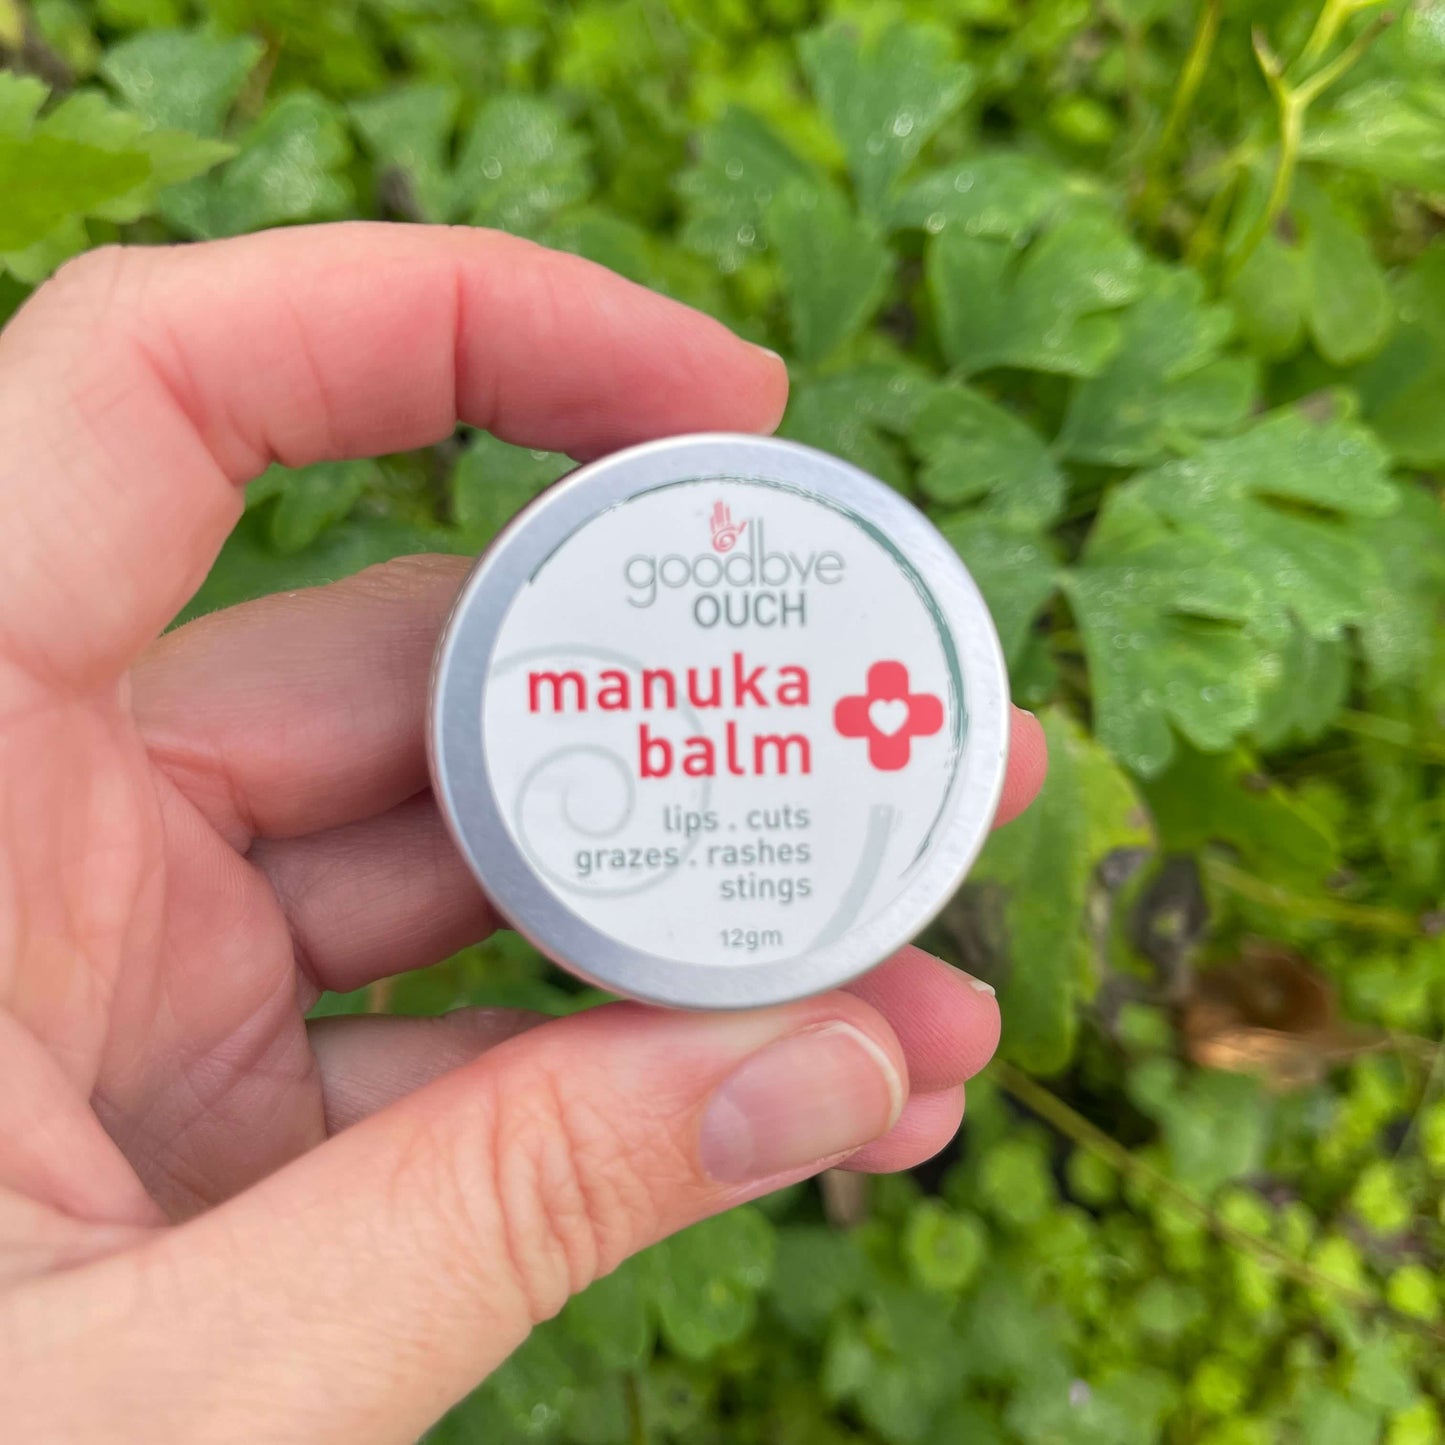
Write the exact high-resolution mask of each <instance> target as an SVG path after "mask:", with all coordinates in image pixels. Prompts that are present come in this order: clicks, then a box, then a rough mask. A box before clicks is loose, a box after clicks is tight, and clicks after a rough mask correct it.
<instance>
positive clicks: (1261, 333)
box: [1228, 236, 1306, 358]
mask: <svg viewBox="0 0 1445 1445" xmlns="http://www.w3.org/2000/svg"><path fill="white" fill-rule="evenodd" d="M1305 284H1306V283H1305V268H1304V264H1303V261H1302V260H1301V257H1300V253H1299V249H1298V248H1297V247H1295V246H1287V245H1286V244H1285V243H1284V242H1283V241H1281V240H1280V239H1279V238H1278V237H1277V236H1265V237H1263V238H1262V239H1261V241H1260V243H1259V245H1257V246H1256V247H1255V248H1254V251H1253V253H1252V254H1251V255H1250V257H1249V259H1248V260H1247V261H1246V262H1245V263H1244V265H1243V266H1242V267H1241V268H1240V270H1239V272H1238V274H1237V275H1235V276H1233V277H1232V278H1231V279H1230V281H1229V287H1228V289H1229V303H1230V306H1231V307H1232V308H1233V310H1234V326H1235V330H1236V331H1237V332H1238V333H1239V336H1240V339H1241V340H1243V341H1244V342H1245V343H1246V344H1247V345H1248V346H1249V348H1250V350H1252V351H1255V352H1257V353H1258V354H1259V355H1260V356H1263V357H1266V358H1275V357H1282V356H1289V355H1290V354H1291V353H1293V352H1294V351H1296V350H1297V349H1298V347H1299V344H1300V340H1301V338H1302V337H1303V336H1304V328H1305Z"/></svg>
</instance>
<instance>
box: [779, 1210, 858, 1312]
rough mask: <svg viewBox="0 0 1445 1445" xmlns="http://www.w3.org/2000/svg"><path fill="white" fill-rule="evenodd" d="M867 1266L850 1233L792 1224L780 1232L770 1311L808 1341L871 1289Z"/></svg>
mask: <svg viewBox="0 0 1445 1445" xmlns="http://www.w3.org/2000/svg"><path fill="white" fill-rule="evenodd" d="M867 1282H868V1276H867V1268H866V1262H865V1260H864V1256H863V1254H862V1252H861V1251H860V1250H859V1248H858V1245H857V1242H856V1241H855V1240H854V1238H853V1236H852V1235H851V1234H845V1233H843V1232H841V1231H839V1230H837V1229H833V1228H831V1227H827V1226H822V1225H792V1226H789V1227H787V1228H784V1229H780V1230H779V1231H778V1234H777V1261H776V1264H775V1265H774V1268H773V1273H772V1278H771V1280H770V1281H769V1284H768V1300H769V1304H770V1305H771V1307H772V1309H773V1310H774V1311H776V1313H777V1314H778V1316H779V1317H780V1318H781V1319H782V1320H783V1321H784V1323H786V1324H787V1325H788V1327H789V1328H790V1329H792V1330H795V1331H796V1332H797V1333H798V1334H800V1335H805V1336H808V1337H810V1338H813V1337H817V1336H819V1335H821V1334H822V1333H823V1330H824V1327H825V1326H826V1324H827V1322H828V1320H829V1319H831V1318H832V1317H833V1316H835V1315H837V1314H838V1313H839V1311H840V1310H841V1309H842V1308H843V1306H844V1305H845V1304H846V1303H847V1302H848V1301H850V1300H853V1299H857V1298H859V1297H860V1296H862V1295H863V1293H864V1292H865V1290H866V1288H867Z"/></svg>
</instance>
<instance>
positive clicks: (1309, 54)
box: [1299, 0, 1380, 65]
mask: <svg viewBox="0 0 1445 1445" xmlns="http://www.w3.org/2000/svg"><path fill="white" fill-rule="evenodd" d="M1379 3H1380V0H1325V4H1324V7H1323V8H1322V9H1321V10H1320V13H1319V16H1318V17H1317V18H1316V20H1315V24H1314V29H1313V30H1311V31H1310V38H1309V39H1308V40H1306V41H1305V48H1304V49H1303V50H1301V51H1300V55H1299V63H1300V64H1301V65H1313V64H1314V63H1315V61H1317V60H1319V59H1320V58H1321V57H1322V56H1323V55H1324V53H1325V52H1326V51H1327V50H1328V49H1329V48H1330V46H1331V44H1332V43H1333V42H1334V38H1335V36H1337V35H1338V34H1339V33H1340V31H1341V30H1342V29H1343V28H1344V27H1345V26H1346V25H1347V24H1349V22H1350V21H1351V20H1352V19H1353V18H1354V17H1355V16H1356V15H1358V14H1359V12H1360V11H1361V10H1371V9H1373V8H1374V7H1375V6H1376V5H1378V4H1379Z"/></svg>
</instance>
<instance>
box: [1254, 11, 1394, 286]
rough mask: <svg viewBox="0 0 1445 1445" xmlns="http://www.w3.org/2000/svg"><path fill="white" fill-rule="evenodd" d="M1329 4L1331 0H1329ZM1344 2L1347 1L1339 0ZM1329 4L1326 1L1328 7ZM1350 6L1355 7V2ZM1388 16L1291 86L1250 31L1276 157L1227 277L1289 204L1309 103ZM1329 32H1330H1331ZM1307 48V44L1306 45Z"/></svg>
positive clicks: (1342, 70)
mask: <svg viewBox="0 0 1445 1445" xmlns="http://www.w3.org/2000/svg"><path fill="white" fill-rule="evenodd" d="M1332 3H1333V0H1332ZM1345 3H1347V4H1348V3H1350V0H1345ZM1328 8H1329V6H1328V5H1327V6H1326V9H1328ZM1354 8H1356V9H1358V8H1361V7H1360V6H1358V5H1357V4H1356V5H1355V6H1354ZM1390 21H1391V17H1390V16H1389V15H1379V16H1376V17H1375V19H1374V21H1373V22H1372V23H1371V24H1370V25H1367V26H1366V27H1365V29H1363V30H1362V31H1360V33H1359V34H1358V35H1357V36H1355V38H1354V39H1353V40H1352V41H1351V42H1350V43H1349V45H1347V46H1346V47H1345V48H1344V49H1343V50H1342V51H1340V53H1339V54H1338V55H1337V56H1335V58H1334V59H1333V60H1332V61H1330V62H1329V64H1328V65H1322V66H1321V67H1320V68H1319V69H1318V70H1317V71H1315V72H1314V74H1313V75H1310V76H1307V77H1306V78H1305V79H1304V80H1302V81H1300V82H1299V84H1298V85H1291V84H1290V82H1289V81H1287V80H1286V79H1285V76H1284V66H1283V65H1282V64H1281V63H1280V61H1279V57H1278V56H1276V55H1275V53H1274V52H1273V51H1272V50H1271V49H1270V47H1269V42H1268V41H1267V40H1266V39H1265V36H1264V32H1263V31H1262V30H1260V29H1258V28H1257V27H1256V29H1255V32H1254V53H1255V57H1256V58H1257V59H1258V61H1259V68H1260V69H1261V70H1262V71H1263V72H1264V79H1265V83H1266V84H1267V85H1268V86H1269V89H1270V94H1271V95H1273V96H1274V100H1275V105H1276V107H1277V108H1278V110H1279V158H1278V159H1277V160H1276V161H1275V167H1274V175H1273V177H1272V178H1271V180H1270V185H1269V195H1268V197H1267V198H1266V200H1265V203H1264V210H1263V211H1261V212H1260V215H1259V217H1258V219H1257V220H1256V221H1255V223H1254V224H1253V225H1252V226H1251V227H1250V228H1249V231H1248V232H1247V233H1246V235H1245V238H1244V240H1243V241H1242V242H1241V243H1240V244H1239V246H1238V248H1237V249H1236V250H1235V253H1234V256H1233V258H1232V259H1231V260H1230V263H1229V267H1228V275H1229V277H1231V278H1232V277H1235V276H1238V275H1239V273H1240V272H1241V271H1242V270H1243V269H1244V267H1245V265H1246V264H1247V263H1248V261H1249V258H1250V257H1251V256H1252V255H1254V253H1255V251H1256V250H1257V249H1258V247H1259V244H1260V242H1261V241H1263V240H1264V239H1265V237H1266V236H1268V235H1269V234H1270V233H1271V232H1272V231H1273V230H1274V227H1275V224H1276V222H1277V221H1278V220H1279V218H1280V216H1281V215H1282V214H1283V213H1284V208H1285V206H1287V205H1288V204H1289V197H1290V192H1291V190H1292V189H1293V187H1294V176H1295V171H1296V169H1297V168H1298V166H1299V158H1300V148H1301V145H1302V143H1303V141H1304V125H1305V115H1306V113H1307V112H1308V110H1309V108H1310V106H1311V105H1313V104H1314V102H1315V101H1316V100H1318V99H1319V98H1320V96H1321V95H1323V94H1324V92H1325V91H1326V90H1328V89H1329V88H1330V86H1332V85H1333V84H1334V83H1335V82H1336V81H1337V80H1339V79H1340V78H1341V76H1343V75H1345V74H1346V73H1347V72H1348V71H1349V70H1351V69H1352V68H1353V67H1354V66H1355V65H1356V64H1357V63H1358V61H1359V59H1360V57H1361V56H1362V55H1364V53H1365V51H1367V50H1368V49H1369V48H1370V46H1371V45H1373V44H1374V42H1375V37H1376V36H1377V35H1379V33H1380V31H1382V30H1383V29H1384V28H1385V27H1386V26H1387V25H1389V24H1390ZM1332 33H1333V32H1332ZM1306 49H1308V47H1306Z"/></svg>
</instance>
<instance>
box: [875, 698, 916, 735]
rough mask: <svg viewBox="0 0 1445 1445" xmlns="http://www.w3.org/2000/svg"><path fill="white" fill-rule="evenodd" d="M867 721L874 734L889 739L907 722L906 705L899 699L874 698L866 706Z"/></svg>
mask: <svg viewBox="0 0 1445 1445" xmlns="http://www.w3.org/2000/svg"><path fill="white" fill-rule="evenodd" d="M868 721H869V722H870V723H872V724H873V727H874V730H875V731H876V732H880V733H882V734H883V736H884V737H885V738H891V737H892V736H893V735H894V733H896V732H899V731H900V730H901V729H902V727H903V725H904V724H905V723H906V722H907V721H908V704H907V703H906V702H905V701H904V700H903V699H902V698H901V697H875V698H874V699H873V701H872V702H870V703H869V704H868Z"/></svg>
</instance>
